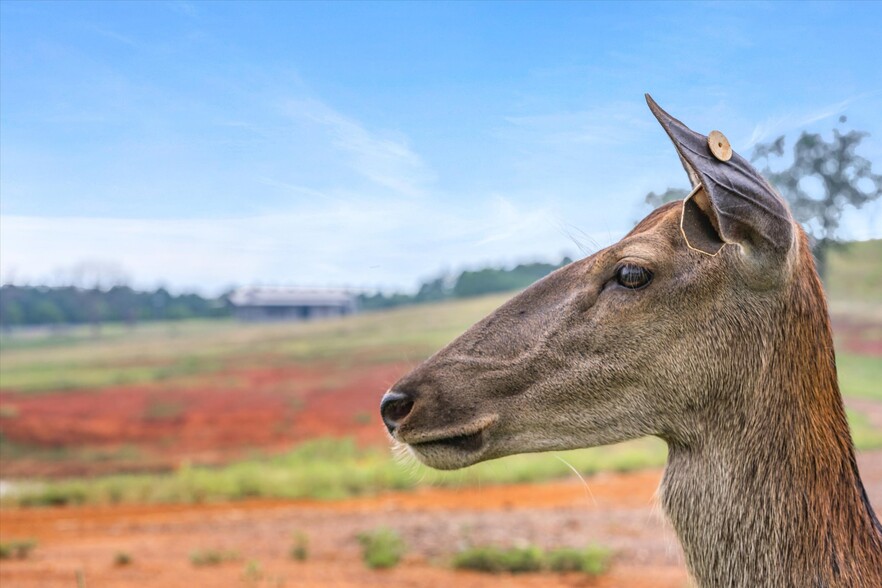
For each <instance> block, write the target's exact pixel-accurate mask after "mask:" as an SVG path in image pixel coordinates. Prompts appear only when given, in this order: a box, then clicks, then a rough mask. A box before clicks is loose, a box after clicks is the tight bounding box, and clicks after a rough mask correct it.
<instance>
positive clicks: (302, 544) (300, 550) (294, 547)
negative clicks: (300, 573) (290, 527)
mask: <svg viewBox="0 0 882 588" xmlns="http://www.w3.org/2000/svg"><path fill="white" fill-rule="evenodd" d="M288 555H290V556H291V559H293V560H295V561H306V559H307V558H308V557H309V537H307V536H306V533H303V532H302V531H298V532H296V533H294V540H293V542H292V543H291V549H290V550H289V551H288Z"/></svg>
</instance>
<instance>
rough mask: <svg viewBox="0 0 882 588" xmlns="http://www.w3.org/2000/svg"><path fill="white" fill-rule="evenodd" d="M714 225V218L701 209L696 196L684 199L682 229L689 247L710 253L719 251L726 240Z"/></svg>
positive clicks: (714, 253)
mask: <svg viewBox="0 0 882 588" xmlns="http://www.w3.org/2000/svg"><path fill="white" fill-rule="evenodd" d="M714 225H715V223H714V222H713V219H711V217H710V216H709V215H708V214H707V213H705V211H704V210H702V209H701V207H700V206H699V205H698V203H696V201H695V198H687V199H686V200H684V201H683V217H682V219H681V221H680V229H681V230H682V231H683V237H685V238H686V244H687V245H689V247H691V248H692V249H697V250H698V251H701V252H702V253H707V254H708V255H716V254H717V253H719V252H720V249H722V248H723V245H725V242H724V241H723V239H722V237H720V233H719V231H718V230H717V228H716V227H715V226H714Z"/></svg>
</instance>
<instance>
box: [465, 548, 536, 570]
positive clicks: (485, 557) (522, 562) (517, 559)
mask: <svg viewBox="0 0 882 588" xmlns="http://www.w3.org/2000/svg"><path fill="white" fill-rule="evenodd" d="M544 559H545V558H544V554H543V553H542V550H541V549H539V548H538V547H535V546H528V547H512V548H510V549H501V548H499V547H492V546H482V547H472V548H470V549H466V550H463V551H460V552H459V553H457V554H456V555H455V556H454V558H453V567H454V568H457V569H460V570H474V571H478V572H487V573H490V574H498V573H501V572H511V573H513V574H517V573H524V572H538V571H540V570H541V569H542V567H543V563H544Z"/></svg>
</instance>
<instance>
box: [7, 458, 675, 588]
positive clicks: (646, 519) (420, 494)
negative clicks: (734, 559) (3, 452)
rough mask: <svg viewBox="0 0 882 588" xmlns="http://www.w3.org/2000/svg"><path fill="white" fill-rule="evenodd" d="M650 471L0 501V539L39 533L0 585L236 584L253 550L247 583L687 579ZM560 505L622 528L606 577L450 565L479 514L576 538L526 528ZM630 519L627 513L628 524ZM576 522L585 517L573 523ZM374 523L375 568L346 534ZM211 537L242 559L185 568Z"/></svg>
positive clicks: (572, 526) (598, 583) (488, 521)
mask: <svg viewBox="0 0 882 588" xmlns="http://www.w3.org/2000/svg"><path fill="white" fill-rule="evenodd" d="M658 481H659V473H658V472H642V473H636V474H628V475H600V476H597V477H595V478H592V479H591V480H590V481H589V482H590V486H591V494H592V495H593V497H589V495H587V494H586V490H585V488H584V486H582V485H581V484H580V483H579V482H578V481H568V482H556V483H551V484H544V485H518V486H506V487H489V488H484V489H472V490H450V489H424V490H420V491H417V492H413V493H395V494H388V495H384V496H379V497H372V498H360V499H351V500H345V501H340V502H315V501H252V502H240V503H234V504H211V505H197V506H193V505H170V506H114V507H82V508H80V507H76V508H52V509H25V510H2V511H0V523H2V524H0V536H2V538H3V539H4V540H8V539H9V538H13V537H34V538H36V539H37V540H38V541H39V545H38V547H37V548H36V550H35V551H34V553H33V555H32V556H31V557H30V558H29V559H27V560H23V561H4V562H2V563H0V583H2V584H3V585H4V586H21V587H30V586H35V587H36V586H40V587H43V586H45V587H49V588H51V587H54V586H59V587H62V586H63V587H67V586H71V585H74V578H75V574H76V572H77V571H78V570H80V571H82V573H83V574H84V576H85V578H86V580H87V583H88V585H94V586H110V587H128V586H142V585H145V584H149V585H155V586H166V587H178V586H180V587H181V588H191V587H192V586H221V585H239V584H245V583H246V582H245V580H244V578H243V573H244V569H245V565H246V562H247V561H250V560H254V561H258V562H260V565H261V568H262V570H263V573H264V575H263V577H262V579H261V580H260V581H258V582H256V583H252V584H251V585H260V586H315V587H331V586H344V587H350V586H351V587H355V586H374V585H377V586H380V585H382V586H384V587H389V586H408V587H411V586H412V587H424V586H443V585H445V584H447V585H451V586H457V587H461V586H462V587H472V586H473V587H483V586H499V585H500V584H504V585H506V586H509V585H510V586H536V587H539V586H543V587H544V586H549V587H555V586H569V587H576V586H586V587H589V586H590V587H598V588H605V587H613V586H633V587H637V588H641V587H649V586H653V587H656V588H665V587H671V588H674V587H676V588H682V587H683V586H685V583H686V574H685V571H684V569H683V566H682V565H681V563H680V562H679V560H678V558H677V556H676V553H675V552H671V553H670V554H666V550H667V547H666V545H667V541H668V539H669V536H668V535H667V534H666V532H665V530H664V526H663V524H662V523H661V522H660V521H659V520H658V518H657V517H653V516H651V510H652V506H651V505H652V500H653V493H654V491H655V488H656V487H657V484H658ZM463 513H464V514H465V515H466V516H465V517H464V518H463V519H462V520H463V521H465V522H464V523H463V524H462V525H460V526H458V527H457V528H455V529H453V531H451V530H450V529H445V528H444V525H445V523H446V522H449V520H450V519H451V518H452V517H456V516H460V517H461V516H462V515H463ZM562 516H563V517H564V518H565V519H566V520H568V521H570V522H569V523H564V524H563V525H562V526H563V527H564V529H568V531H566V532H568V533H570V534H573V533H575V536H576V537H578V538H581V542H582V543H588V542H591V541H597V540H601V541H602V542H603V543H604V544H614V545H615V544H616V541H612V543H610V538H609V537H598V535H597V529H598V528H599V527H600V526H604V527H609V528H611V529H618V534H619V535H620V536H619V537H618V540H617V541H618V546H619V549H617V553H618V555H617V556H616V558H615V559H614V561H613V566H612V568H611V570H610V572H609V573H608V574H606V575H605V576H604V577H602V578H599V579H590V578H587V577H585V576H583V575H581V574H568V575H563V576H561V575H556V574H527V575H521V576H505V577H499V576H487V575H484V574H480V573H465V572H455V571H453V570H451V569H449V566H447V561H448V560H449V557H450V554H451V553H452V552H454V551H455V550H456V548H457V542H459V543H461V542H462V534H463V533H472V537H471V539H474V540H475V542H476V543H482V542H486V541H487V538H485V537H483V536H482V533H485V532H486V531H482V530H481V529H482V528H483V527H482V525H487V527H488V528H490V529H493V530H495V532H496V533H497V535H499V536H500V537H502V540H501V543H503V544H510V543H512V542H515V543H517V541H518V539H519V538H520V539H522V540H524V539H525V540H528V541H529V542H530V543H539V544H546V546H554V545H557V544H560V542H563V543H564V544H566V543H572V539H569V540H568V539H566V538H563V537H554V536H553V534H551V535H552V536H551V537H550V539H549V538H548V537H545V536H542V537H536V536H531V535H530V531H528V530H527V529H529V528H530V527H531V526H533V525H541V524H542V523H543V521H545V520H547V519H549V518H560V517H562ZM632 517H635V521H636V522H635V523H634V524H631V523H630V522H629V520H630V518H632ZM582 521H588V524H585V525H581V522H582ZM617 521H618V522H617ZM382 525H387V526H390V527H393V528H396V529H398V530H399V531H400V532H401V534H402V535H403V536H404V537H405V539H406V541H407V543H408V545H409V546H410V547H411V552H410V554H409V555H408V556H407V557H406V558H405V560H404V562H403V563H402V564H401V565H400V566H399V567H397V568H395V569H393V570H388V571H371V570H368V569H367V568H366V567H365V566H364V565H363V564H362V563H361V561H360V560H359V550H358V545H357V541H356V539H355V535H356V534H357V533H358V532H359V531H361V530H365V529H371V528H376V527H378V526H382ZM470 529H471V531H470ZM294 530H299V531H302V532H305V533H306V534H307V535H308V536H309V545H310V557H309V560H308V561H307V562H304V563H299V562H295V561H292V560H290V559H289V558H288V557H287V555H286V551H287V549H288V547H289V545H290V544H289V541H290V537H291V533H292V531H294ZM451 532H452V533H453V537H451V538H449V539H446V538H444V537H442V538H441V542H442V547H441V548H440V549H439V548H437V545H436V544H437V543H438V541H437V537H434V535H435V534H436V533H438V534H441V535H444V534H450V533H451ZM500 532H501V534H500ZM543 535H545V534H543ZM647 541H649V542H653V541H655V542H661V543H662V548H661V550H659V549H655V553H656V554H655V555H654V556H652V557H649V558H647V557H645V556H644V555H642V554H641V550H643V551H645V546H646V542H647ZM497 542H499V541H497ZM576 544H578V543H576ZM656 547H657V546H656ZM209 548H213V549H224V550H233V551H236V552H238V553H239V554H240V555H241V559H240V560H239V561H235V562H228V563H225V564H222V565H219V566H215V567H194V566H193V565H192V564H191V563H190V561H189V554H190V553H191V552H192V551H194V550H198V549H209ZM118 552H125V553H128V554H130V555H131V557H132V560H133V563H132V564H131V565H130V566H126V567H116V566H114V565H113V558H114V555H115V554H116V553H118ZM659 554H661V555H659Z"/></svg>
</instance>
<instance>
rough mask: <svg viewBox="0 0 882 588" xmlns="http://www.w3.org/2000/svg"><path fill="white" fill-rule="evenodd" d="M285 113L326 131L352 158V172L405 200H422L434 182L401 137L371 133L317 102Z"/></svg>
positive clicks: (299, 103) (297, 103) (302, 102)
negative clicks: (407, 197) (416, 197)
mask: <svg viewBox="0 0 882 588" xmlns="http://www.w3.org/2000/svg"><path fill="white" fill-rule="evenodd" d="M285 112H286V113H287V114H288V115H289V116H291V117H293V118H296V119H301V120H302V119H305V120H309V121H312V122H314V123H316V124H319V125H321V126H323V127H325V128H326V129H327V130H328V132H330V134H331V137H332V139H333V143H334V145H335V146H336V147H337V148H338V149H340V150H342V151H344V152H346V153H348V154H349V156H350V157H351V166H352V168H353V169H354V170H355V171H356V172H358V173H359V174H361V175H362V176H364V177H366V178H367V179H369V180H371V181H372V182H374V183H376V184H377V185H379V186H381V187H384V188H387V189H389V190H392V191H393V192H395V193H397V194H401V195H405V196H422V195H424V194H425V189H426V187H427V185H428V184H430V183H431V182H432V181H433V180H434V179H435V174H434V172H432V170H431V169H429V167H428V166H427V165H426V163H425V162H424V161H423V160H422V158H421V157H420V156H419V155H417V154H416V153H415V152H414V151H413V150H411V148H410V146H409V145H408V141H407V139H406V138H405V137H403V136H393V135H392V134H390V133H384V134H381V133H375V132H370V131H368V130H367V129H366V128H365V127H364V126H363V125H362V124H360V123H359V122H358V121H355V120H353V119H351V118H349V117H347V116H344V115H343V114H341V113H339V112H337V111H336V110H334V109H333V108H331V107H329V106H328V105H327V104H324V103H323V102H320V101H318V100H299V101H291V102H289V103H288V104H287V105H286V107H285Z"/></svg>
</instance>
